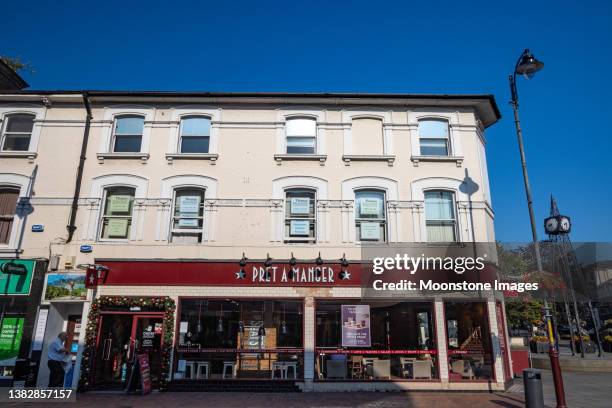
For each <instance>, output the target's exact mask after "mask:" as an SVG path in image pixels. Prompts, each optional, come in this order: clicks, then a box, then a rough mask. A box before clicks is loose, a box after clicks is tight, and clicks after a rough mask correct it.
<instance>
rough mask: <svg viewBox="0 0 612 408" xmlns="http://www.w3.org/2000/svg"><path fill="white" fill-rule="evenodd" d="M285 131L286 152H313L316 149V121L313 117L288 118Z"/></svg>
mask: <svg viewBox="0 0 612 408" xmlns="http://www.w3.org/2000/svg"><path fill="white" fill-rule="evenodd" d="M285 132H286V136H287V154H315V152H316V151H317V150H316V139H317V121H316V120H315V119H310V118H293V119H288V120H287V123H286V128H285Z"/></svg>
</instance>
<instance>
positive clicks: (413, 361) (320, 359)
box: [315, 299, 439, 381]
mask: <svg viewBox="0 0 612 408" xmlns="http://www.w3.org/2000/svg"><path fill="white" fill-rule="evenodd" d="M355 306H357V307H355ZM315 378H317V379H319V380H332V379H336V380H338V379H339V380H354V381H372V380H434V379H437V378H439V376H438V362H437V346H436V340H435V334H434V326H433V304H432V303H431V302H399V301H361V300H358V299H354V300H319V301H317V304H316V353H315Z"/></svg>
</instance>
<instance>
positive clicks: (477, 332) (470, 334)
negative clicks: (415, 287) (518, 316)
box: [444, 302, 493, 381]
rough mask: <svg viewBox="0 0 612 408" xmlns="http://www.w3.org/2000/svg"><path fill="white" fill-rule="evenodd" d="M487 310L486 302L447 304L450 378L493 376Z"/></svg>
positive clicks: (474, 378)
mask: <svg viewBox="0 0 612 408" xmlns="http://www.w3.org/2000/svg"><path fill="white" fill-rule="evenodd" d="M486 309H487V305H486V303H484V302H463V303H461V302H445V304H444V315H445V316H446V340H447V343H448V354H449V361H450V362H449V365H448V366H449V378H450V380H451V381H453V380H459V381H460V380H491V379H492V378H493V353H492V345H491V340H490V339H491V336H490V332H489V324H488V315H487V311H486Z"/></svg>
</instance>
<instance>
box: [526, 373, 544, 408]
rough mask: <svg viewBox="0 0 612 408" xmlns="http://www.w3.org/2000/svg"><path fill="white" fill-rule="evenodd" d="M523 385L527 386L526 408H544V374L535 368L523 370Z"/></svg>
mask: <svg viewBox="0 0 612 408" xmlns="http://www.w3.org/2000/svg"><path fill="white" fill-rule="evenodd" d="M523 385H524V386H525V407H526V408H544V392H543V391H542V374H541V373H540V372H539V371H538V370H534V369H533V368H528V369H526V370H523Z"/></svg>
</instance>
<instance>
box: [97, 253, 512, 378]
mask: <svg viewBox="0 0 612 408" xmlns="http://www.w3.org/2000/svg"><path fill="white" fill-rule="evenodd" d="M96 262H97V263H100V264H103V265H105V266H106V267H108V268H109V269H110V271H109V272H108V274H107V275H106V276H105V279H104V280H103V282H100V284H101V285H104V286H109V287H110V286H121V287H126V286H134V287H139V286H151V287H156V288H160V287H167V288H169V290H168V293H176V292H174V291H172V290H171V289H170V288H171V287H172V286H181V287H189V286H198V287H201V288H203V292H205V291H206V293H207V294H204V295H202V296H194V295H193V294H187V293H186V294H185V295H180V294H179V295H178V296H176V297H175V299H177V300H178V303H177V310H176V315H174V316H175V319H174V320H173V324H172V327H173V332H174V333H173V334H174V335H173V338H172V355H173V359H172V360H173V361H172V366H171V367H169V368H168V369H167V370H166V371H163V370H160V372H159V376H169V377H171V380H172V381H175V382H181V381H183V382H184V381H192V382H193V381H198V382H199V381H207V380H213V379H214V380H237V379H242V380H244V379H258V380H262V379H272V380H288V381H302V380H303V379H304V378H305V377H306V378H313V379H314V380H315V381H328V380H344V381H413V380H415V381H433V382H436V381H438V382H439V381H440V378H441V376H442V375H441V373H440V372H439V367H440V363H439V361H438V358H437V357H438V343H439V342H440V339H437V338H436V333H437V329H436V325H435V322H436V319H435V313H434V303H433V298H431V299H430V300H427V299H428V298H423V297H421V298H420V299H418V298H414V299H403V300H401V299H400V300H397V299H396V300H391V299H387V300H381V299H378V300H376V301H374V300H372V301H370V300H368V299H363V298H359V297H356V298H350V299H347V298H342V299H338V298H331V297H330V298H326V297H321V295H320V293H323V292H321V291H318V292H317V291H316V289H321V288H331V287H345V288H351V287H352V288H360V287H362V285H363V282H364V281H365V282H366V284H369V282H370V279H371V274H370V271H371V268H370V265H369V264H365V263H348V265H347V264H344V265H343V264H341V263H339V262H335V263H329V262H326V263H323V264H316V263H314V262H310V263H303V264H298V265H295V264H290V263H288V262H275V263H274V264H266V263H264V262H262V261H258V262H249V263H248V264H246V265H243V266H240V264H239V261H238V260H236V261H228V262H212V261H211V262H207V261H195V260H194V261H191V260H184V261H177V260H172V261H157V260H155V261H153V260H146V261H127V260H125V261H124V260H110V259H109V260H104V259H98V260H96ZM398 276H399V275H398ZM482 276H483V274H482V273H481V274H480V278H481V279H482ZM396 277H397V276H396ZM389 278H390V279H393V275H392V274H390V275H389ZM437 278H438V279H439V280H444V279H447V277H445V276H438V277H437ZM463 278H465V276H464V277H463ZM487 279H489V277H487ZM217 287H218V288H222V290H224V291H226V292H227V293H228V294H231V293H232V291H231V288H232V287H235V288H243V289H240V291H239V293H236V294H235V295H233V294H231V295H227V294H224V295H212V294H211V293H214V290H213V289H214V288H217ZM247 287H248V288H261V287H270V288H283V287H290V288H296V289H297V288H299V289H300V290H301V291H302V293H310V292H309V289H308V288H312V289H313V291H312V295H304V296H303V297H293V298H287V297H283V295H282V294H280V293H282V291H279V295H278V296H275V295H268V296H262V295H261V293H262V292H256V291H253V292H250V291H248V290H245V289H244V288H247ZM190 293H193V292H190ZM251 293H252V294H251ZM157 295H160V293H157ZM307 296H312V297H313V298H314V299H315V301H314V303H313V304H311V305H310V306H309V307H312V308H313V312H314V314H315V321H314V325H315V327H313V328H306V327H305V324H306V323H305V319H304V314H305V309H306V307H307V305H306V304H305V298H306V297H307ZM346 304H367V305H369V307H370V308H371V310H372V325H373V326H372V330H373V334H372V338H373V344H372V346H371V347H367V348H363V347H362V348H347V347H342V346H341V345H340V344H339V343H338V342H337V338H338V333H336V331H337V329H336V326H337V322H336V320H337V318H338V317H337V311H336V308H340V306H341V305H346ZM482 306H483V307H484V306H486V303H483V304H482ZM481 309H482V307H480V308H479V309H478V310H481ZM458 310H459V309H458ZM466 310H467V309H466ZM447 312H449V310H447ZM457 313H459V314H458V315H457V317H453V316H451V315H450V314H449V316H450V317H449V319H450V320H451V325H457V324H459V326H461V324H466V325H469V332H468V328H466V329H465V330H463V331H465V332H466V333H467V334H466V335H467V336H468V337H469V336H470V335H471V336H472V338H474V337H475V335H472V333H477V335H479V336H484V337H487V336H489V333H488V325H487V324H486V323H482V324H481V323H478V320H477V319H476V318H474V317H470V316H469V315H468V314H467V312H466V311H461V310H460V311H459V312H457ZM100 315H101V319H100V323H99V329H98V333H97V336H96V341H97V344H98V350H99V351H100V352H99V353H97V354H96V356H95V358H94V362H95V367H96V368H95V369H94V370H93V377H94V383H99V382H102V383H111V384H112V383H113V382H114V383H115V384H116V383H117V379H121V378H122V377H123V376H124V375H125V371H123V372H122V371H121V370H120V366H121V364H120V362H122V361H129V359H130V358H133V356H134V353H138V352H142V341H143V338H144V337H146V336H149V335H146V336H145V335H144V334H143V333H146V331H147V329H148V328H152V329H153V331H155V328H156V324H158V325H160V324H161V320H162V318H163V316H162V313H158V314H155V313H153V314H152V313H150V312H148V311H146V310H144V309H143V310H133V309H132V310H130V307H128V310H124V311H118V310H109V308H106V309H104V308H101V310H100ZM482 316H485V317H486V314H485V315H482ZM147 319H148V320H147ZM155 319H157V320H155ZM114 327H122V329H120V330H114V329H113V328H114ZM500 327H501V326H500ZM109 328H110V329H111V330H109ZM311 329H312V330H311ZM445 329H446V331H447V333H446V334H447V339H446V343H447V344H449V342H450V343H452V344H451V345H452V347H450V348H451V349H453V348H455V349H457V350H456V351H453V352H452V353H449V354H452V355H453V356H454V357H453V358H452V359H449V367H451V366H452V368H451V370H453V369H455V370H456V369H457V367H458V366H459V365H461V367H460V368H461V370H462V371H461V372H460V373H458V374H459V375H457V373H455V375H453V372H452V371H451V373H450V377H451V378H453V377H458V378H461V379H463V380H478V379H481V380H482V379H485V378H488V379H489V380H490V379H492V374H493V371H494V370H493V367H491V366H490V363H491V362H489V363H488V361H489V360H488V357H487V355H492V353H491V352H489V351H483V354H484V357H478V356H473V357H471V358H467V357H468V356H466V357H464V358H463V360H464V361H462V362H461V363H459V362H457V363H454V362H455V361H456V360H457V358H456V356H458V355H461V354H464V355H465V354H467V353H465V352H463V351H461V347H462V346H463V345H464V344H465V345H470V344H471V345H472V346H473V344H474V341H471V343H470V342H469V341H466V339H467V337H466V338H463V337H462V336H464V334H463V331H462V328H461V327H459V334H457V333H455V332H454V331H453V330H455V326H453V327H451V328H445ZM477 329H478V330H477ZM306 331H311V332H314V333H315V339H314V341H315V350H316V352H315V353H313V354H312V355H313V357H312V358H313V359H314V361H313V364H312V365H310V366H311V368H310V369H309V370H310V372H306V370H305V368H306V367H307V366H309V364H307V362H306V361H305V353H304V333H305V332H306ZM116 332H117V333H118V332H121V333H123V334H122V336H121V338H119V336H118V335H117V334H115V333H116ZM113 336H114V337H113ZM109 338H110V339H111V340H112V341H111V342H108V339H109ZM109 344H110V345H109ZM119 345H121V347H119ZM113 346H116V347H114V348H113ZM485 346H486V344H485ZM161 347H162V344H161V338H160V340H158V338H157V337H155V335H153V346H152V349H151V350H156V348H158V349H159V348H161ZM466 347H467V346H466ZM158 354H161V353H158ZM342 356H344V357H342ZM154 359H155V357H152V364H151V365H152V367H155V361H154ZM451 360H452V361H451ZM452 363H454V364H452ZM160 365H162V364H161V363H160ZM487 365H489V368H487ZM370 366H375V367H376V368H375V369H374V368H369V367H370ZM470 367H472V369H471V371H470ZM479 367H480V368H479ZM381 372H382V373H383V374H382V375H381V374H380V373H381ZM376 373H378V374H376ZM386 373H388V375H387V374H386ZM465 373H467V374H465ZM472 373H474V374H472ZM487 373H488V374H487ZM444 376H445V375H444Z"/></svg>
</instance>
